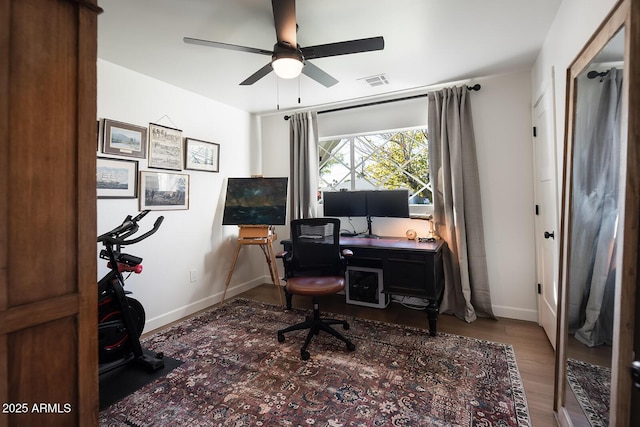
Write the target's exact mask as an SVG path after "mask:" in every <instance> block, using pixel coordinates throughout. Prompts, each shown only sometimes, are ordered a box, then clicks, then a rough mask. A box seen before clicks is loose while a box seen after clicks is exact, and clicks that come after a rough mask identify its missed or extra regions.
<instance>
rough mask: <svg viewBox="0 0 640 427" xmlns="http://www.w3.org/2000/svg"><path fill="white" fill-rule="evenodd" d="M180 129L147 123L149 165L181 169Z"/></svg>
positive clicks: (151, 166)
mask: <svg viewBox="0 0 640 427" xmlns="http://www.w3.org/2000/svg"><path fill="white" fill-rule="evenodd" d="M183 158H184V156H183V154H182V131H181V130H178V129H173V128H168V127H165V126H161V125H157V124H154V123H149V167H150V168H159V169H171V170H178V171H181V170H182V159H183Z"/></svg>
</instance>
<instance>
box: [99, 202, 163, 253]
mask: <svg viewBox="0 0 640 427" xmlns="http://www.w3.org/2000/svg"><path fill="white" fill-rule="evenodd" d="M148 213H149V211H148V210H144V211H142V212H140V213H139V214H138V215H137V216H136V217H135V218H131V215H127V217H126V218H125V219H124V221H123V222H122V224H120V225H119V226H117V227H116V228H114V229H113V230H111V231H109V232H107V233H104V234H102V235H100V236H98V242H104V243H111V244H115V245H122V246H127V245H132V244H134V243H138V242H140V241H142V240H144V239H146V238H147V237H149V236H151V235H152V234H154V233H155V232H156V231H158V229H159V228H160V224H162V221H164V217H163V216H159V217H158V219H156V222H155V223H154V224H153V228H152V229H151V230H149V231H147V232H146V233H144V234H143V235H141V236H138V237H136V238H135V239H130V240H126V238H127V237H129V236H131V235H133V234H135V233H136V232H137V231H138V221H140V220H141V219H142V218H144V216H145V215H147V214H148Z"/></svg>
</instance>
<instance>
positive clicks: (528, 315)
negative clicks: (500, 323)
mask: <svg viewBox="0 0 640 427" xmlns="http://www.w3.org/2000/svg"><path fill="white" fill-rule="evenodd" d="M493 314H494V315H495V316H496V317H505V318H507V319H516V320H526V321H529V322H536V323H537V322H538V311H537V310H526V309H522V308H515V307H506V306H501V305H494V306H493Z"/></svg>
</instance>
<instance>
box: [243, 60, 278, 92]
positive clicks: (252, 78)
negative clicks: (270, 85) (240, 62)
mask: <svg viewBox="0 0 640 427" xmlns="http://www.w3.org/2000/svg"><path fill="white" fill-rule="evenodd" d="M272 70H273V67H272V66H271V62H269V63H268V64H267V65H265V66H264V67H262V68H260V69H259V70H258V71H256V72H255V73H253V74H251V75H250V76H249V77H247V78H246V79H245V80H244V81H243V82H242V83H240V85H241V86H249V85H252V84H254V83H255V82H257V81H258V80H260V79H261V78H263V77H264V76H266V75H267V74H269V73H270V72H271V71H272Z"/></svg>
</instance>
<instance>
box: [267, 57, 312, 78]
mask: <svg viewBox="0 0 640 427" xmlns="http://www.w3.org/2000/svg"><path fill="white" fill-rule="evenodd" d="M271 66H272V67H273V71H274V72H275V73H276V75H277V76H278V77H280V78H281V79H294V78H296V77H298V76H299V75H300V73H301V72H302V67H303V66H304V64H303V63H302V61H301V60H300V59H299V58H291V57H280V58H275V59H274V60H273V62H271Z"/></svg>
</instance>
